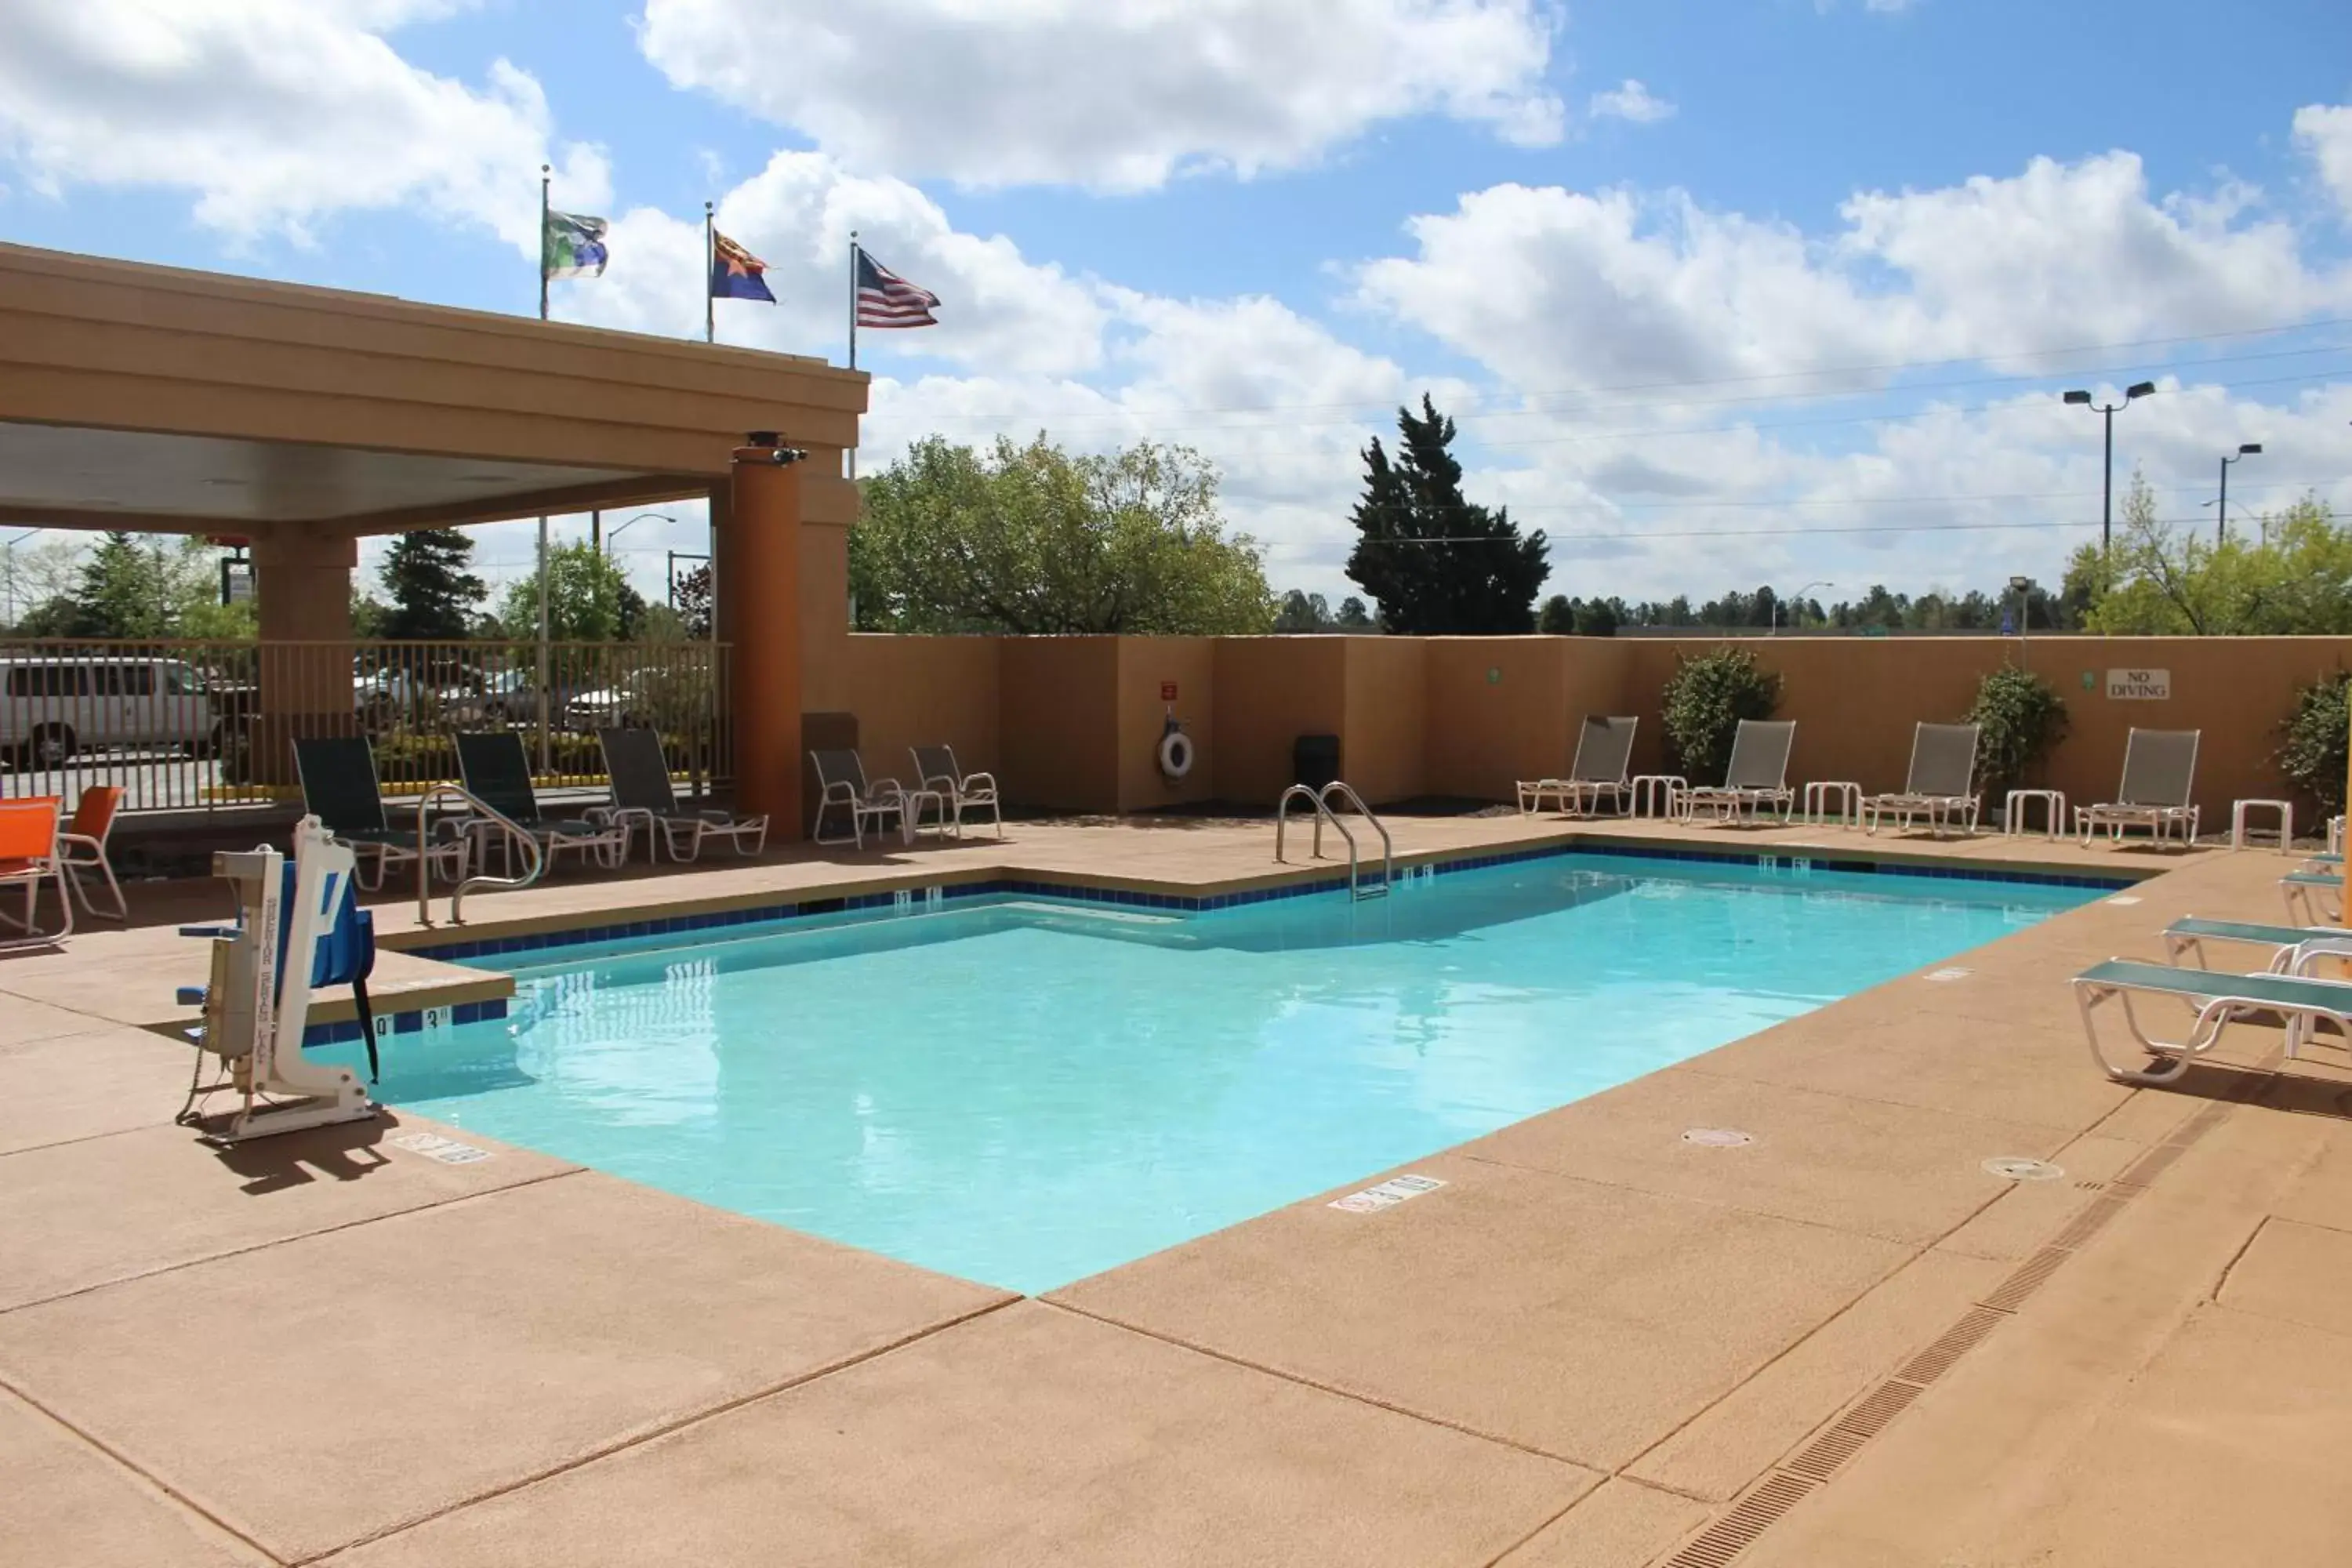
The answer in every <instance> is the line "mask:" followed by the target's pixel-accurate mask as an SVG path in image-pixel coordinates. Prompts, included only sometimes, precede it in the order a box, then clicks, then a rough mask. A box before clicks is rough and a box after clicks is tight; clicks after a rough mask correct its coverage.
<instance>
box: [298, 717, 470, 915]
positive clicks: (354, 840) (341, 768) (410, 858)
mask: <svg viewBox="0 0 2352 1568" xmlns="http://www.w3.org/2000/svg"><path fill="white" fill-rule="evenodd" d="M294 775H295V777H296V779H297V780H298V781H299V783H300V784H301V786H302V810H303V811H304V813H306V814H307V815H309V816H315V817H317V818H318V819H319V824H320V826H322V827H324V828H325V829H326V830H327V832H328V834H329V836H330V837H332V838H333V839H334V840H335V841H336V842H337V843H339V844H341V845H344V846H345V847H348V848H349V849H350V850H351V851H352V876H353V877H354V878H355V879H357V880H358V882H359V885H360V886H361V887H362V888H365V889H367V890H368V891H370V892H373V891H375V890H376V889H379V888H381V887H383V879H384V878H385V877H386V876H387V875H388V874H389V873H390V872H391V870H392V868H394V867H395V866H404V865H409V864H412V863H413V862H415V860H416V859H417V858H419V857H420V856H423V855H426V854H430V855H432V856H434V857H435V858H436V859H440V860H445V861H446V862H448V864H447V866H446V867H445V869H446V870H449V871H451V872H453V873H454V874H455V875H457V876H459V877H463V876H464V875H465V874H466V853H467V846H466V841H465V839H464V838H462V837H450V838H438V837H436V839H434V840H432V841H430V842H425V841H420V840H419V839H418V837H417V836H416V832H415V829H414V828H406V827H394V826H392V825H391V824H390V823H389V822H387V821H386V820H385V819H384V813H383V792H382V791H381V790H379V789H378V788H377V787H376V781H375V751H374V748H373V747H372V746H370V745H369V744H368V742H367V737H366V736H364V735H329V736H321V737H318V738H316V739H310V740H298V741H296V742H294ZM371 868H373V871H374V876H373V879H371V878H370V876H369V871H370V869H371Z"/></svg>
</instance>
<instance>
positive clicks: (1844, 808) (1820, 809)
mask: <svg viewBox="0 0 2352 1568" xmlns="http://www.w3.org/2000/svg"><path fill="white" fill-rule="evenodd" d="M1824 816H1828V817H1832V818H1834V820H1835V821H1836V823H1837V825H1838V826H1840V827H1860V826H1862V786H1861V785H1860V784H1849V783H1848V782H1846V781H1845V780H1843V779H1815V780H1813V781H1812V782H1811V783H1810V784H1807V785H1805V820H1807V821H1808V822H1819V821H1820V820H1821V819H1822V817H1824Z"/></svg>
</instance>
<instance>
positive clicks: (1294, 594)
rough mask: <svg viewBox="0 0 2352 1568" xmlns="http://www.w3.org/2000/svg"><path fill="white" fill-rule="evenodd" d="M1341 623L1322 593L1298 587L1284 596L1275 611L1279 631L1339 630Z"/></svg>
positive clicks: (1275, 625)
mask: <svg viewBox="0 0 2352 1568" xmlns="http://www.w3.org/2000/svg"><path fill="white" fill-rule="evenodd" d="M1338 627H1339V622H1338V621H1336V620H1334V619H1333V618H1332V616H1331V606H1330V605H1329V604H1328V603H1327V602H1326V601H1325V599H1324V597H1323V595H1320V594H1309V593H1306V592H1303V591H1301V590H1300V589H1297V588H1293V589H1292V590H1290V592H1289V593H1287V594H1285V595H1283V596H1282V603H1281V605H1280V606H1279V607H1277V608H1276V611H1275V613H1274V629H1275V630H1276V631H1278V632H1328V631H1334V630H1337V629H1338Z"/></svg>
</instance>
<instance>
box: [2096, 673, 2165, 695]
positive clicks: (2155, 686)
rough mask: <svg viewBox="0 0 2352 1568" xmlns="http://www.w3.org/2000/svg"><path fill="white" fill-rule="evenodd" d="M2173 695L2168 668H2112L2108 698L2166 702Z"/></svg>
mask: <svg viewBox="0 0 2352 1568" xmlns="http://www.w3.org/2000/svg"><path fill="white" fill-rule="evenodd" d="M2171 697H2172V671H2170V670H2168V669H2111V670H2109V671H2107V700H2109V701H2112V702H2164V701H2168V700H2170V699H2171Z"/></svg>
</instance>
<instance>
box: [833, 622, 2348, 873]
mask: <svg viewBox="0 0 2352 1568" xmlns="http://www.w3.org/2000/svg"><path fill="white" fill-rule="evenodd" d="M1715 646H1717V644H1715V643H1713V642H1710V641H1708V640H1706V639H1703V638H1688V639H1682V638H1675V639H1666V638H1646V637H1643V638H1634V637H1627V638H1599V637H1431V638H1418V637H1214V638H1210V637H865V636H856V637H834V638H831V639H829V646H827V647H823V648H819V647H812V649H811V656H810V659H809V664H808V689H809V706H810V708H811V709H812V710H817V709H826V708H840V709H845V710H849V711H851V712H854V713H856V714H857V716H858V721H859V730H860V737H861V743H862V745H863V748H864V750H865V752H866V767H867V770H868V771H869V772H870V773H900V772H902V771H903V770H904V769H905V768H906V767H907V766H908V763H907V754H906V748H907V747H908V746H909V745H911V744H914V743H916V742H937V741H942V740H944V741H947V742H950V743H952V744H953V745H954V746H955V747H956V751H957V755H958V758H959V760H961V762H962V763H963V764H964V766H965V767H967V768H973V769H979V768H985V769H988V770H990V771H992V772H994V773H997V774H998V776H999V778H1000V780H1001V781H1002V783H1003V788H1004V793H1005V796H1006V798H1007V799H1008V800H1010V801H1013V802H1014V803H1015V804H1018V805H1032V806H1043V807H1053V808H1061V809H1066V810H1080V811H1106V812H1108V811H1140V810H1149V809H1152V808H1155V807H1161V806H1181V805H1194V804H1199V803H1202V802H1206V801H1212V800H1215V801H1223V802H1228V803H1232V804H1236V805H1258V806H1265V807H1270V806H1271V805H1273V804H1274V801H1275V799H1276V797H1277V796H1278V795H1280V794H1281V793H1282V788H1283V786H1284V785H1285V784H1287V783H1289V782H1290V778H1291V745H1292V742H1294V741H1295V740H1296V739H1297V737H1298V736H1300V735H1302V734H1336V735H1338V736H1339V744H1340V771H1341V773H1342V775H1343V776H1344V777H1346V778H1347V779H1348V780H1349V783H1351V784H1354V785H1355V786H1356V787H1357V789H1358V790H1359V791H1360V792H1361V793H1362V795H1364V797H1365V798H1366V799H1367V800H1369V801H1370V802H1372V803H1373V804H1375V805H1380V804H1384V803H1390V802H1394V801H1399V800H1404V799H1408V798H1411V797H1413V796H1416V795H1454V796H1466V797H1470V798H1474V799H1482V800H1507V799H1509V798H1510V797H1511V795H1512V784H1513V783H1514V781H1516V780H1518V779H1522V778H1534V777H1538V776H1541V775H1544V774H1547V773H1560V772H1563V771H1565V770H1566V768H1567V767H1568V764H1569V762H1570V758H1571V756H1572V755H1573V752H1574V749H1575V737H1576V726H1577V723H1578V721H1580V719H1581V718H1582V717H1583V716H1584V715H1586V714H1588V713H1594V714H1599V713H1622V714H1633V715H1635V716H1637V717H1639V718H1640V719H1641V721H1642V729H1641V735H1640V739H1639V742H1638V743H1637V744H1636V746H1635V748H1634V767H1635V771H1636V772H1654V771H1657V770H1658V769H1659V768H1660V767H1661V766H1662V765H1663V759H1664V736H1663V733H1662V731H1661V729H1660V721H1659V706H1658V704H1659V693H1660V690H1661V689H1662V688H1663V687H1664V684H1665V681H1666V679H1667V677H1668V676H1669V675H1670V674H1672V673H1673V670H1674V667H1675V660H1676V658H1679V657H1683V656H1685V655H1688V654H1690V653H1693V652H1696V651H1698V650H1701V649H1704V648H1707V647H1715ZM1738 646H1739V647H1745V648H1747V649H1748V650H1749V651H1751V652H1753V653H1754V654H1755V655H1756V656H1757V658H1758V661H1759V663H1760V664H1762V665H1763V666H1764V667H1765V668H1768V669H1770V670H1773V671H1776V672H1778V673H1779V674H1780V676H1781V677H1782V696H1781V703H1780V717H1782V718H1787V719H1793V720H1795V721H1797V744H1796V750H1795V752H1794V754H1793V756H1792V758H1791V761H1790V778H1791V782H1796V783H1801V782H1803V781H1805V780H1808V779H1850V780H1852V781H1853V782H1854V783H1857V784H1861V785H1862V786H1863V787H1864V789H1868V790H1884V789H1894V788H1897V787H1899V786H1900V785H1901V784H1902V783H1903V775H1904V771H1905V769H1906V766H1907V765H1908V763H1909V760H1910V752H1911V729H1912V725H1913V724H1914V723H1915V722H1916V721H1921V720H1930V721H1943V720H1953V719H1958V718H1959V717H1960V716H1961V715H1962V714H1963V713H1965V712H1966V711H1967V710H1968V707H1969V703H1970V702H1971V701H1972V700H1974V698H1975V694H1976V689H1977V683H1978V682H1979V680H1980V679H1982V678H1983V677H1984V675H1985V674H1986V673H1987V672H1988V671H1990V670H1992V669H1994V668H1999V667H2000V665H2001V664H2002V663H2003V662H2004V661H2008V660H2013V659H2015V658H2018V657H2019V656H2020V648H2019V644H2018V642H2017V640H2016V639H2015V638H2013V637H1916V638H1915V637H1780V638H1748V639H1742V640H1741V641H1740V642H1739V643H1738ZM2023 657H2024V658H2025V661H2026V662H2027V664H2028V665H2029V667H2030V668H2032V669H2033V670H2034V671H2035V672H2036V673H2038V674H2040V675H2041V676H2042V678H2043V679H2047V680H2048V681H2050V683H2051V684H2052V685H2053V687H2055V688H2056V689H2058V692H2059V694H2060V695H2061V696H2062V697H2063V699H2064V700H2065V702H2066V708H2067V714H2068V718H2069V721H2070V726H2071V727H2070V730H2069V733H2068V736H2067V738H2066V740H2065V741H2064V742H2063V743H2062V744H2061V745H2060V746H2059V748H2058V750H2057V752H2055V753H2054V754H2053V757H2052V759H2051V762H2050V763H2049V765H2048V768H2047V770H2046V771H2047V773H2048V780H2047V782H2048V783H2049V784H2052V785H2053V786H2054V787H2056V788H2059V789H2063V790H2064V791H2065V792H2066V795H2067V796H2068V798H2069V799H2070V800H2073V801H2076V802H2084V801H2095V800H2105V799H2109V798H2111V797H2112V796H2113V795H2114V793H2115V789H2116V783H2117V781H2118V780H2119V778H2120V777H2121V774H2122V771H2123V755H2124V744H2125V740H2126V735H2127V733H2128V732H2129V731H2130V730H2131V728H2132V727H2133V726H2134V725H2139V726H2142V727H2145V728H2148V729H2167V730H2169V729H2181V730H2200V731H2203V736H2204V739H2203V742H2202V744H2201V746H2200V754H2199V761H2198V769H2197V798H2198V801H2199V803H2200V805H2203V806H2204V807H2205V808H2206V811H2207V813H2208V816H2207V822H2208V826H2209V827H2211V826H2227V817H2226V814H2227V812H2228V810H2229V806H2230V803H2231V801H2232V800H2233V799H2240V798H2247V797H2253V796H2265V797H2267V796H2273V795H2281V794H2283V793H2284V785H2283V784H2282V783H2281V781H2280V780H2279V778H2278V775H2277V773H2275V771H2274V770H2273V766H2272V763H2271V759H2272V757H2273V754H2274V753H2275V752H2276V751H2277V749H2278V733H2277V731H2278V726H2279V724H2280V722H2281V721H2283V720H2284V718H2285V716H2286V713H2287V710H2288V707H2289V705H2290V704H2291V703H2292V702H2293V701H2294V691H2295V689H2296V688H2297V687H2298V686H2300V685H2303V684H2305V683H2306V682H2308V681H2311V680H2313V679H2317V678H2319V677H2321V676H2324V675H2326V674H2328V673H2330V672H2332V671H2334V670H2336V669H2337V668H2346V667H2352V637H2048V638H2041V639H2034V640H2029V641H2028V642H2027V643H2026V644H2025V645H2024V649H2023ZM2110 669H2160V670H2164V671H2166V672H2168V684H2169V688H2170V696H2169V697H2168V698H2166V699H2164V700H2119V699H2115V698H2110V697H2109V696H2108V695H2107V692H2106V674H2107V671H2109V670H2110ZM2086 672H2087V675H2088V679H2089V680H2090V685H2089V686H2088V687H2087V688H2086V687H2085V686H2084V678H2085V675H2086ZM1163 682H1172V683H1173V684H1174V685H1175V687H1176V689H1177V699H1176V701H1175V703H1174V707H1175V710H1176V715H1177V717H1178V718H1179V719H1181V721H1183V723H1184V729H1185V731H1186V733H1188V734H1190V735H1191V736H1192V740H1193V744H1194V745H1195V747H1196V748H1197V757H1196V761H1195V763H1194V765H1193V768H1192V773H1191V775H1190V776H1189V777H1188V778H1186V779H1184V780H1182V781H1181V782H1171V781H1170V780H1167V779H1164V778H1162V777H1161V776H1160V771H1159V767H1158V764H1157V762H1156V760H1155V753H1156V749H1157V747H1158V745H1159V740H1160V728H1161V721H1162V717H1163V714H1164V712H1165V710H1166V708H1167V706H1168V705H1167V704H1166V703H1164V702H1163V701H1162V700H1161V698H1160V689H1161V686H1162V683H1163ZM1994 804H1998V803H1994Z"/></svg>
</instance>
